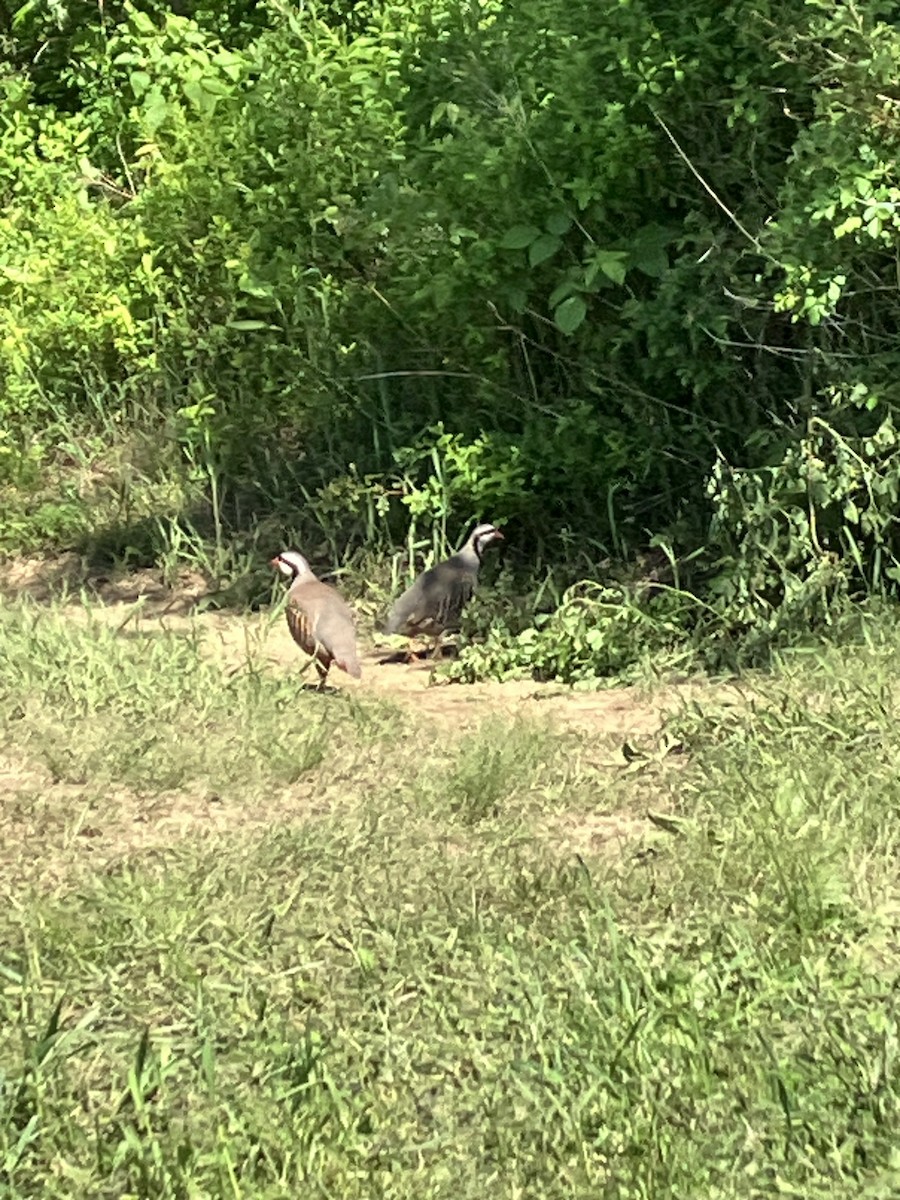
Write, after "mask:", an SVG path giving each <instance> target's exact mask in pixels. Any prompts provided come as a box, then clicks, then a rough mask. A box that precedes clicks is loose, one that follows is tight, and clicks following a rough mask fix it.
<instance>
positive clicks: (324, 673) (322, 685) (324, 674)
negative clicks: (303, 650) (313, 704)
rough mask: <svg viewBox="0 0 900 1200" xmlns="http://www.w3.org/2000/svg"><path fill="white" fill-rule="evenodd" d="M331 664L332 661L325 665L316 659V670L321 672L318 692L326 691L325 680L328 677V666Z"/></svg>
mask: <svg viewBox="0 0 900 1200" xmlns="http://www.w3.org/2000/svg"><path fill="white" fill-rule="evenodd" d="M330 666H331V663H329V664H328V666H323V664H322V663H320V662H319V660H318V659H316V670H317V671H318V672H319V686H318V687H317V688H316V691H317V692H324V691H325V680H326V679H327V678H328V667H330Z"/></svg>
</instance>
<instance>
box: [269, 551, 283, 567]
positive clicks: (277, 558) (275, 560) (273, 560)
mask: <svg viewBox="0 0 900 1200" xmlns="http://www.w3.org/2000/svg"><path fill="white" fill-rule="evenodd" d="M280 558H281V556H280V555H278V554H276V555H275V557H274V558H270V559H269V566H270V567H277V566H278V563H279V561H280Z"/></svg>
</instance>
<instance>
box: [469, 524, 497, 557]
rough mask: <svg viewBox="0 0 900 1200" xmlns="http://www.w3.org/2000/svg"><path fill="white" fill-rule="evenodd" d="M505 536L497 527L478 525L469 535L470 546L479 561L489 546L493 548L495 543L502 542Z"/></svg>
mask: <svg viewBox="0 0 900 1200" xmlns="http://www.w3.org/2000/svg"><path fill="white" fill-rule="evenodd" d="M503 540H504V537H503V534H502V533H501V531H500V530H499V529H498V528H497V526H496V525H491V524H490V522H486V523H485V524H484V525H476V526H475V528H474V529H473V530H472V532H471V533H470V534H469V545H470V546H471V547H472V549H473V550H474V551H475V553H476V555H477V556H478V559H479V561H481V556H482V554H484V552H485V550H486V549H487V548H488V546H492V545H493V544H494V543H495V542H502V541H503Z"/></svg>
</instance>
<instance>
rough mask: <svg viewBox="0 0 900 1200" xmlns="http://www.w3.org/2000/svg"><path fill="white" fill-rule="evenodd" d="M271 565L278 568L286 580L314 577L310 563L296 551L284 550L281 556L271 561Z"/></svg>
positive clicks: (276, 556) (278, 555) (277, 555)
mask: <svg viewBox="0 0 900 1200" xmlns="http://www.w3.org/2000/svg"><path fill="white" fill-rule="evenodd" d="M269 565H270V566H272V567H277V569H278V570H279V571H280V572H281V574H282V575H284V577H285V578H286V579H291V580H294V579H303V578H306V577H312V570H311V569H310V565H309V563H308V562H307V561H306V559H305V558H304V557H303V555H302V554H299V553H298V552H297V551H296V550H282V552H281V553H280V554H276V555H275V557H274V558H273V559H270V560H269Z"/></svg>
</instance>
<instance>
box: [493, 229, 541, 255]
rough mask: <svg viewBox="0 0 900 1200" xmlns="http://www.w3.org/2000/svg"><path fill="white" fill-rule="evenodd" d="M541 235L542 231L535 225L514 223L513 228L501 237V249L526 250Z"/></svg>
mask: <svg viewBox="0 0 900 1200" xmlns="http://www.w3.org/2000/svg"><path fill="white" fill-rule="evenodd" d="M540 236H541V231H540V230H539V229H536V228H535V227H534V225H513V227H512V229H510V230H507V232H506V233H505V234H504V235H503V237H502V238H501V239H500V249H501V250H524V249H525V247H526V246H530V245H531V243H532V242H533V241H535V240H536V239H537V238H539V237H540Z"/></svg>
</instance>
